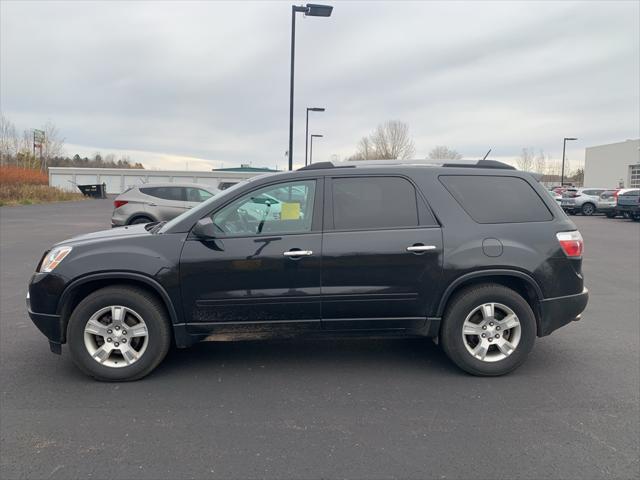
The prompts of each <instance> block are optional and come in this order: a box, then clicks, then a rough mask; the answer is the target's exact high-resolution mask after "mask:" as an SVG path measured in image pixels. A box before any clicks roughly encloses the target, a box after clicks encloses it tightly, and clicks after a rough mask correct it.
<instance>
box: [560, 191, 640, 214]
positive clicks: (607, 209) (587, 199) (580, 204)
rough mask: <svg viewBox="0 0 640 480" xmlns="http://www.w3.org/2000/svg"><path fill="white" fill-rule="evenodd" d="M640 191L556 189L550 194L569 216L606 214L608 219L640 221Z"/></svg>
mask: <svg viewBox="0 0 640 480" xmlns="http://www.w3.org/2000/svg"><path fill="white" fill-rule="evenodd" d="M639 193H640V189H637V188H624V189H615V188H609V189H607V188H593V187H554V188H551V189H550V190H549V194H550V195H551V196H552V197H553V198H554V199H555V200H556V201H557V202H558V204H559V205H560V207H561V208H562V209H563V210H564V211H565V212H566V213H567V214H569V215H576V214H582V215H585V216H591V215H594V214H596V213H601V214H604V215H605V216H606V217H607V218H615V217H618V216H623V217H625V218H630V219H633V220H636V221H638V220H640V203H639V198H640V196H639Z"/></svg>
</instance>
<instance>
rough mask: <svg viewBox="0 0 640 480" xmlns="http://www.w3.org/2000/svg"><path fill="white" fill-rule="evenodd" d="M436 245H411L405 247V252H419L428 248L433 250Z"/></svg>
mask: <svg viewBox="0 0 640 480" xmlns="http://www.w3.org/2000/svg"><path fill="white" fill-rule="evenodd" d="M436 248H438V247H436V246H435V245H417V244H416V245H411V246H410V247H407V252H413V253H421V252H428V251H429V250H435V249H436Z"/></svg>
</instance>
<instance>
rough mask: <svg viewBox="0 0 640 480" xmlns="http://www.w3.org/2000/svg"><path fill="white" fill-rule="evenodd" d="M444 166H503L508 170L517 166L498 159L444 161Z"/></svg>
mask: <svg viewBox="0 0 640 480" xmlns="http://www.w3.org/2000/svg"><path fill="white" fill-rule="evenodd" d="M442 166H443V167H463V168H465V167H466V168H502V169H506V170H515V169H516V168H515V167H514V166H512V165H509V164H508V163H504V162H499V161H497V160H478V161H477V162H470V163H463V162H461V163H443V164H442Z"/></svg>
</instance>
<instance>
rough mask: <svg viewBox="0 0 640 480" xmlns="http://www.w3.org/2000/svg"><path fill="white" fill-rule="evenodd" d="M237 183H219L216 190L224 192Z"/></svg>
mask: <svg viewBox="0 0 640 480" xmlns="http://www.w3.org/2000/svg"><path fill="white" fill-rule="evenodd" d="M237 183H238V182H220V183H219V184H218V190H226V189H227V188H229V187H233V186H234V185H236V184H237Z"/></svg>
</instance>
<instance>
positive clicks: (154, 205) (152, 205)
mask: <svg viewBox="0 0 640 480" xmlns="http://www.w3.org/2000/svg"><path fill="white" fill-rule="evenodd" d="M147 205H149V206H150V207H157V206H158V205H157V204H155V203H147Z"/></svg>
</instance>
